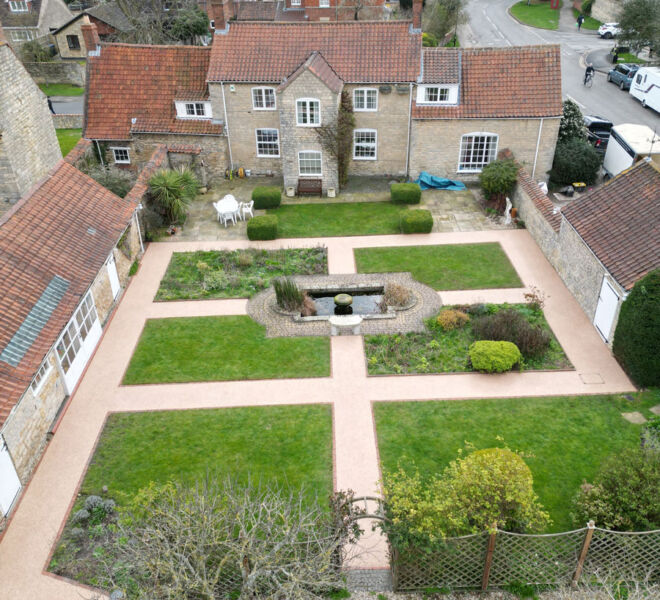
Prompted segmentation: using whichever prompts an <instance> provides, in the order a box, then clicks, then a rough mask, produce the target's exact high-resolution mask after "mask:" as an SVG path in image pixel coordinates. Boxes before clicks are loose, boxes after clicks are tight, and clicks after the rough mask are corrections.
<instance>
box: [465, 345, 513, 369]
mask: <svg viewBox="0 0 660 600" xmlns="http://www.w3.org/2000/svg"><path fill="white" fill-rule="evenodd" d="M468 354H469V355H470V362H471V363H472V368H473V369H475V371H485V372H486V373H503V372H504V371H510V370H511V369H513V367H514V365H515V364H520V362H521V361H522V354H520V350H518V346H516V345H515V344H514V343H513V342H492V341H490V340H481V341H479V342H474V343H472V344H470V347H469V348H468Z"/></svg>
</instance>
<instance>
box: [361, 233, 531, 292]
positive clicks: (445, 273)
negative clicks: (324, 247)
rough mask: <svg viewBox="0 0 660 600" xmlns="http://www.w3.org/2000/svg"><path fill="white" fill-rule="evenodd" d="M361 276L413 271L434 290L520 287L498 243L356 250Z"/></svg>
mask: <svg viewBox="0 0 660 600" xmlns="http://www.w3.org/2000/svg"><path fill="white" fill-rule="evenodd" d="M354 252H355V262H356V264H357V270H358V273H388V272H397V271H410V272H411V273H412V275H413V277H414V278H415V279H417V280H418V281H421V282H422V283H425V284H426V285H428V286H431V287H432V288H433V289H435V290H479V289H486V288H509V287H521V286H522V283H521V281H520V278H519V277H518V274H517V273H516V270H515V269H514V268H513V265H512V264H511V262H510V261H509V259H508V258H507V256H506V254H504V250H502V246H500V244H499V243H497V242H494V243H488V244H451V245H444V246H406V247H392V248H357V249H356V250H355V251H354Z"/></svg>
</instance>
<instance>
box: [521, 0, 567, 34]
mask: <svg viewBox="0 0 660 600" xmlns="http://www.w3.org/2000/svg"><path fill="white" fill-rule="evenodd" d="M559 9H561V2H560V4H559ZM559 9H553V8H550V3H549V2H540V1H539V0H532V2H531V3H530V4H529V5H528V4H527V0H522V1H521V2H518V3H517V4H514V5H513V6H512V7H511V9H510V10H511V14H512V15H513V16H514V17H515V18H516V19H518V20H519V21H520V22H521V23H524V24H525V25H531V26H532V27H538V28H540V29H557V28H558V27H559ZM576 29H577V27H576Z"/></svg>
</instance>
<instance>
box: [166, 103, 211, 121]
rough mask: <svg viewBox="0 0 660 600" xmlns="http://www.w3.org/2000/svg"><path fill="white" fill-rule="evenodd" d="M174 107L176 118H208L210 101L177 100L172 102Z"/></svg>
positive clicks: (209, 115) (209, 116)
mask: <svg viewBox="0 0 660 600" xmlns="http://www.w3.org/2000/svg"><path fill="white" fill-rule="evenodd" d="M174 105H175V107H176V116H177V119H210V118H211V117H212V114H211V112H212V111H211V103H210V102H182V101H180V100H177V101H176V102H175V103H174Z"/></svg>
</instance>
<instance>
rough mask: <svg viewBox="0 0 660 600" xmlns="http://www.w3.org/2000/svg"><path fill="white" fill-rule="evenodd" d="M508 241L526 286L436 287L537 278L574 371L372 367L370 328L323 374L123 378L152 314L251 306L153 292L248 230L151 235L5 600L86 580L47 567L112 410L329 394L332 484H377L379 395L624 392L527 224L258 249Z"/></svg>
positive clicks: (3, 574) (336, 267)
mask: <svg viewBox="0 0 660 600" xmlns="http://www.w3.org/2000/svg"><path fill="white" fill-rule="evenodd" d="M475 242H500V243H501V244H502V247H503V249H504V251H505V252H506V254H507V255H508V257H509V258H510V260H511V261H512V263H513V265H514V266H515V268H516V270H517V272H518V274H519V275H520V278H521V279H522V281H523V283H524V285H525V286H526V288H519V289H510V290H475V291H467V292H460V291H459V292H440V293H439V294H440V296H441V299H442V301H443V303H454V302H461V303H462V302H475V301H495V302H501V301H508V302H515V301H522V299H523V293H524V292H525V289H529V288H530V287H531V286H536V287H538V288H539V289H540V290H542V291H543V292H544V293H545V294H546V297H547V300H546V306H545V314H546V318H547V320H548V323H549V324H550V326H551V327H552V329H553V331H554V333H555V335H556V336H557V338H558V340H559V341H560V343H561V345H562V346H563V348H564V350H565V352H566V354H567V356H568V358H569V359H570V361H571V362H572V364H573V365H574V366H575V371H563V372H525V373H505V374H501V375H483V374H478V373H457V374H450V375H419V376H405V377H396V376H381V377H367V374H366V368H365V358H364V351H363V344H362V338H361V337H358V336H341V337H335V338H332V342H331V352H332V358H331V360H332V370H331V373H332V374H331V376H330V377H327V378H317V379H296V380H271V381H232V382H214V383H190V384H168V385H147V386H121V385H120V382H121V379H122V376H123V374H124V371H125V369H126V367H127V365H128V362H129V360H130V357H131V354H132V352H133V349H134V348H135V345H136V344H137V341H138V338H139V336H140V333H141V331H142V328H143V326H144V322H145V319H146V318H149V317H166V316H199V315H230V314H231V315H233V314H245V311H246V301H245V300H213V301H192V302H172V303H154V302H153V297H154V294H155V293H156V290H157V288H158V285H159V282H160V279H161V277H162V276H163V274H164V272H165V269H166V267H167V265H168V262H169V260H170V256H171V254H172V252H174V251H190V250H210V249H237V248H246V247H248V245H249V243H248V242H247V240H238V241H231V242H229V241H228V242H217V241H215V242H213V241H199V242H181V243H179V244H173V243H159V244H151V245H150V246H149V248H148V250H147V252H146V254H145V256H144V259H143V261H142V267H141V268H140V270H139V272H138V274H137V275H136V277H135V278H134V279H133V281H132V282H131V284H130V286H129V287H128V289H127V290H126V292H125V295H124V297H123V299H122V301H121V304H120V305H119V307H118V309H117V310H116V312H115V314H114V316H113V318H112V321H111V322H110V324H109V325H108V326H107V327H106V329H105V332H104V336H103V338H102V341H101V343H100V345H99V347H98V349H97V351H96V353H95V355H94V357H93V359H92V360H91V362H90V364H89V366H88V368H87V371H86V373H85V375H84V377H83V379H82V381H81V383H80V385H79V386H78V389H77V390H76V392H75V393H74V395H73V397H72V399H71V402H70V404H69V406H68V409H67V410H66V412H65V414H64V416H63V418H62V420H61V422H60V424H59V426H58V428H57V430H56V433H55V435H54V437H53V439H52V441H51V442H50V444H49V447H48V448H47V450H46V452H45V454H44V456H43V459H42V460H41V462H40V464H39V466H38V468H37V470H36V472H35V473H34V476H33V478H32V481H31V482H30V485H29V486H28V488H27V490H26V491H25V493H24V495H23V497H22V499H21V501H20V504H19V506H18V507H17V509H16V511H15V514H14V515H13V518H12V519H11V521H10V524H9V526H8V528H7V530H6V532H5V535H4V537H3V538H2V540H1V541H0V582H2V584H1V585H0V599H2V600H5V599H6V600H9V599H11V600H16V599H33V598H34V599H37V598H39V599H51V598H52V599H57V600H79V599H80V598H81V597H89V596H90V591H89V590H88V589H87V588H84V587H82V586H79V585H75V584H73V583H71V582H68V581H65V580H63V579H61V578H58V577H55V576H53V575H49V574H47V573H45V571H44V569H45V568H46V566H47V564H48V560H49V556H50V553H51V550H52V548H53V544H54V543H55V542H56V540H57V538H58V535H59V533H60V531H61V528H62V526H63V524H64V522H65V520H66V517H67V514H68V512H69V509H70V507H71V506H72V503H73V500H74V499H75V496H76V494H77V491H78V486H79V485H80V483H81V481H82V478H83V476H84V473H85V470H86V467H87V464H88V461H89V460H90V458H91V456H92V454H93V451H94V446H95V443H96V441H97V439H98V436H99V433H100V431H101V429H102V427H103V424H104V422H105V419H106V417H107V415H108V413H110V412H114V411H144V410H156V409H158V410H175V409H191V408H212V407H213V408H215V407H229V406H258V405H266V404H270V405H273V404H309V403H319V402H324V403H329V404H331V405H332V406H333V416H334V456H335V462H334V480H335V488H336V489H348V488H350V489H353V490H354V491H355V492H356V493H357V495H374V494H376V493H377V492H378V480H379V479H380V469H379V461H378V451H377V445H376V433H375V427H374V420H373V414H372V403H373V402H381V401H394V400H409V401H420V400H427V399H446V400H454V399H468V398H498V397H518V396H547V395H563V394H604V393H624V392H630V391H633V390H634V389H635V388H634V387H633V385H632V384H631V383H630V381H629V380H628V378H627V377H626V375H625V374H624V373H623V371H622V370H621V368H620V367H619V365H618V363H617V362H616V361H615V360H614V358H613V357H612V355H611V353H610V352H609V350H608V349H607V347H606V346H605V345H604V344H603V342H602V341H601V339H600V338H599V336H598V334H597V333H596V330H595V329H594V327H593V326H592V324H591V323H590V322H589V320H588V319H587V317H586V316H585V314H584V313H583V312H582V310H581V308H580V307H579V305H578V304H577V302H576V301H575V300H574V298H573V297H572V296H571V294H570V292H569V291H568V290H567V289H566V287H565V286H564V285H563V283H562V282H561V280H560V279H559V277H558V275H557V274H556V272H555V271H554V269H553V268H552V266H551V265H550V264H549V263H548V262H547V261H546V259H545V257H544V256H543V254H542V253H541V251H540V250H539V248H538V247H537V245H536V244H535V243H534V241H533V240H532V238H531V237H530V235H529V234H528V233H527V231H524V230H513V231H492V230H491V231H473V232H470V233H460V232H454V233H432V234H429V235H410V236H373V237H352V238H328V239H304V240H291V239H286V240H276V241H273V242H262V243H259V244H255V243H253V244H251V245H253V246H258V247H262V248H279V247H292V246H298V247H303V246H316V245H319V244H323V245H325V246H327V247H328V261H329V272H330V273H331V274H337V273H354V272H355V261H354V257H353V249H354V248H356V247H374V246H394V245H396V246H403V245H426V244H461V243H475ZM367 531H368V533H367V535H366V536H365V539H364V545H365V547H367V548H368V549H369V551H368V552H367V553H365V554H364V556H363V557H362V561H361V565H360V566H366V567H370V568H376V569H386V568H387V551H386V546H385V543H384V541H383V540H382V539H381V538H380V536H379V535H378V534H377V533H372V532H370V531H369V529H368V528H367Z"/></svg>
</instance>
